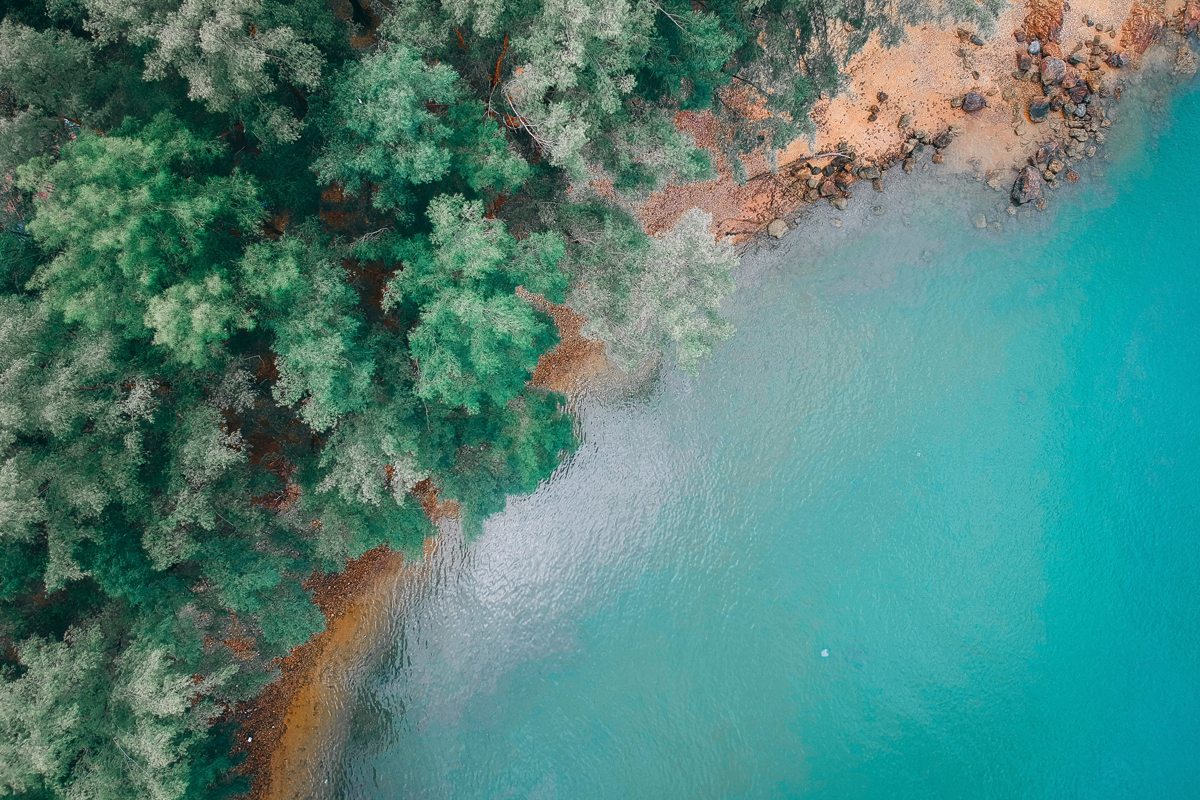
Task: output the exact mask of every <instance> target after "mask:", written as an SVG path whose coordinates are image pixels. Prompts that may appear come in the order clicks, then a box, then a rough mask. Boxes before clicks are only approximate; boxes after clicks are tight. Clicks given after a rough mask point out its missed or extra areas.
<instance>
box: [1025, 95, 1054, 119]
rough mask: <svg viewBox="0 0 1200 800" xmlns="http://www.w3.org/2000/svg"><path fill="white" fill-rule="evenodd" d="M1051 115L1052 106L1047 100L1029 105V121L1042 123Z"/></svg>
mask: <svg viewBox="0 0 1200 800" xmlns="http://www.w3.org/2000/svg"><path fill="white" fill-rule="evenodd" d="M1049 114H1050V104H1049V103H1047V102H1046V101H1045V100H1034V101H1033V102H1032V103H1030V104H1029V119H1030V120H1032V121H1033V122H1042V121H1044V120H1045V119H1046V117H1047V116H1048V115H1049Z"/></svg>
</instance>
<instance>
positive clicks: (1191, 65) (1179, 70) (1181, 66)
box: [1173, 44, 1196, 75]
mask: <svg viewBox="0 0 1200 800" xmlns="http://www.w3.org/2000/svg"><path fill="white" fill-rule="evenodd" d="M1173 71H1174V72H1175V74H1176V75H1194V74H1195V73H1196V56H1194V55H1192V49H1191V48H1190V47H1188V46H1187V45H1186V44H1181V45H1179V49H1178V50H1176V51H1175V67H1174V70H1173Z"/></svg>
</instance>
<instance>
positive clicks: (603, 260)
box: [571, 206, 737, 374]
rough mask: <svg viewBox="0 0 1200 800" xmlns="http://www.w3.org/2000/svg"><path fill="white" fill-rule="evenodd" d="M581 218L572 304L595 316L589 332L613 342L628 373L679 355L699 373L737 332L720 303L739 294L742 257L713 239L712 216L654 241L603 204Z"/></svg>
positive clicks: (683, 223)
mask: <svg viewBox="0 0 1200 800" xmlns="http://www.w3.org/2000/svg"><path fill="white" fill-rule="evenodd" d="M576 214H577V216H575V219H574V221H573V228H572V230H573V233H574V236H575V238H576V240H577V241H578V242H580V243H581V246H578V247H576V248H575V253H574V258H573V260H572V267H571V268H572V271H573V273H574V276H575V278H576V280H577V284H576V288H575V290H574V291H573V292H572V294H571V303H572V305H573V306H574V307H575V308H578V309H579V310H580V311H581V312H582V313H583V314H584V315H585V316H587V318H588V324H587V327H586V331H587V332H588V333H589V334H591V335H595V336H597V337H599V338H601V339H604V340H605V341H606V342H607V343H608V351H609V354H610V356H611V357H612V358H613V360H615V361H616V363H617V364H618V365H619V366H620V367H621V368H622V369H626V370H631V369H633V368H635V367H637V366H638V365H639V364H640V363H641V362H642V360H643V359H644V358H646V356H647V355H649V354H650V353H652V352H655V351H660V352H663V351H667V352H671V351H673V353H674V356H675V359H676V361H677V362H678V363H679V366H680V367H682V368H683V369H684V371H686V372H689V373H692V374H695V373H696V372H697V371H698V369H699V366H700V363H701V362H702V361H703V360H704V359H706V358H708V356H709V355H711V353H712V350H713V347H714V346H715V345H716V344H717V343H719V342H721V341H724V340H726V339H728V338H729V337H731V336H732V335H733V330H734V329H733V326H732V325H730V324H729V323H728V322H726V321H725V320H724V319H722V318H721V315H720V303H721V298H723V297H724V296H725V295H727V294H729V293H730V292H731V291H733V289H734V282H733V277H732V273H733V268H734V267H735V266H736V264H737V256H736V255H735V254H734V251H733V247H732V245H730V244H729V243H728V242H727V241H721V242H715V241H713V238H712V235H711V234H710V233H709V228H710V226H711V224H712V217H711V216H710V215H708V214H705V213H704V212H702V211H700V210H699V209H692V210H690V211H688V212H687V213H686V214H684V215H683V218H682V219H680V221H679V222H678V223H677V224H676V225H675V227H674V228H672V229H671V230H670V231H669V232H667V233H666V234H664V235H663V236H660V237H646V236H645V234H643V233H642V232H641V230H640V229H639V228H638V227H637V224H636V223H635V222H634V221H633V220H632V219H630V218H628V217H627V216H623V215H620V214H613V213H608V212H606V211H605V210H603V209H602V208H597V207H596V206H592V207H585V208H582V209H579V210H578V211H577V212H576Z"/></svg>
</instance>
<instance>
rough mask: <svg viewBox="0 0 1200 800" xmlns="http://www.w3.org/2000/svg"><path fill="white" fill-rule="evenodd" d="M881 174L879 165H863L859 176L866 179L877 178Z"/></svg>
mask: <svg viewBox="0 0 1200 800" xmlns="http://www.w3.org/2000/svg"><path fill="white" fill-rule="evenodd" d="M881 174H882V173H880V171H879V169H878V168H877V167H863V168H862V169H860V170H859V171H858V177H860V178H862V179H863V180H864V181H873V180H876V179H877V178H879V177H880V176H881Z"/></svg>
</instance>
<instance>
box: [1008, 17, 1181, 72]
mask: <svg viewBox="0 0 1200 800" xmlns="http://www.w3.org/2000/svg"><path fill="white" fill-rule="evenodd" d="M1197 2H1200V0H1197ZM1017 69H1019V70H1021V71H1022V72H1028V71H1029V70H1031V69H1033V59H1032V58H1030V57H1029V56H1027V55H1025V54H1024V53H1019V54H1018V55H1017Z"/></svg>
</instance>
